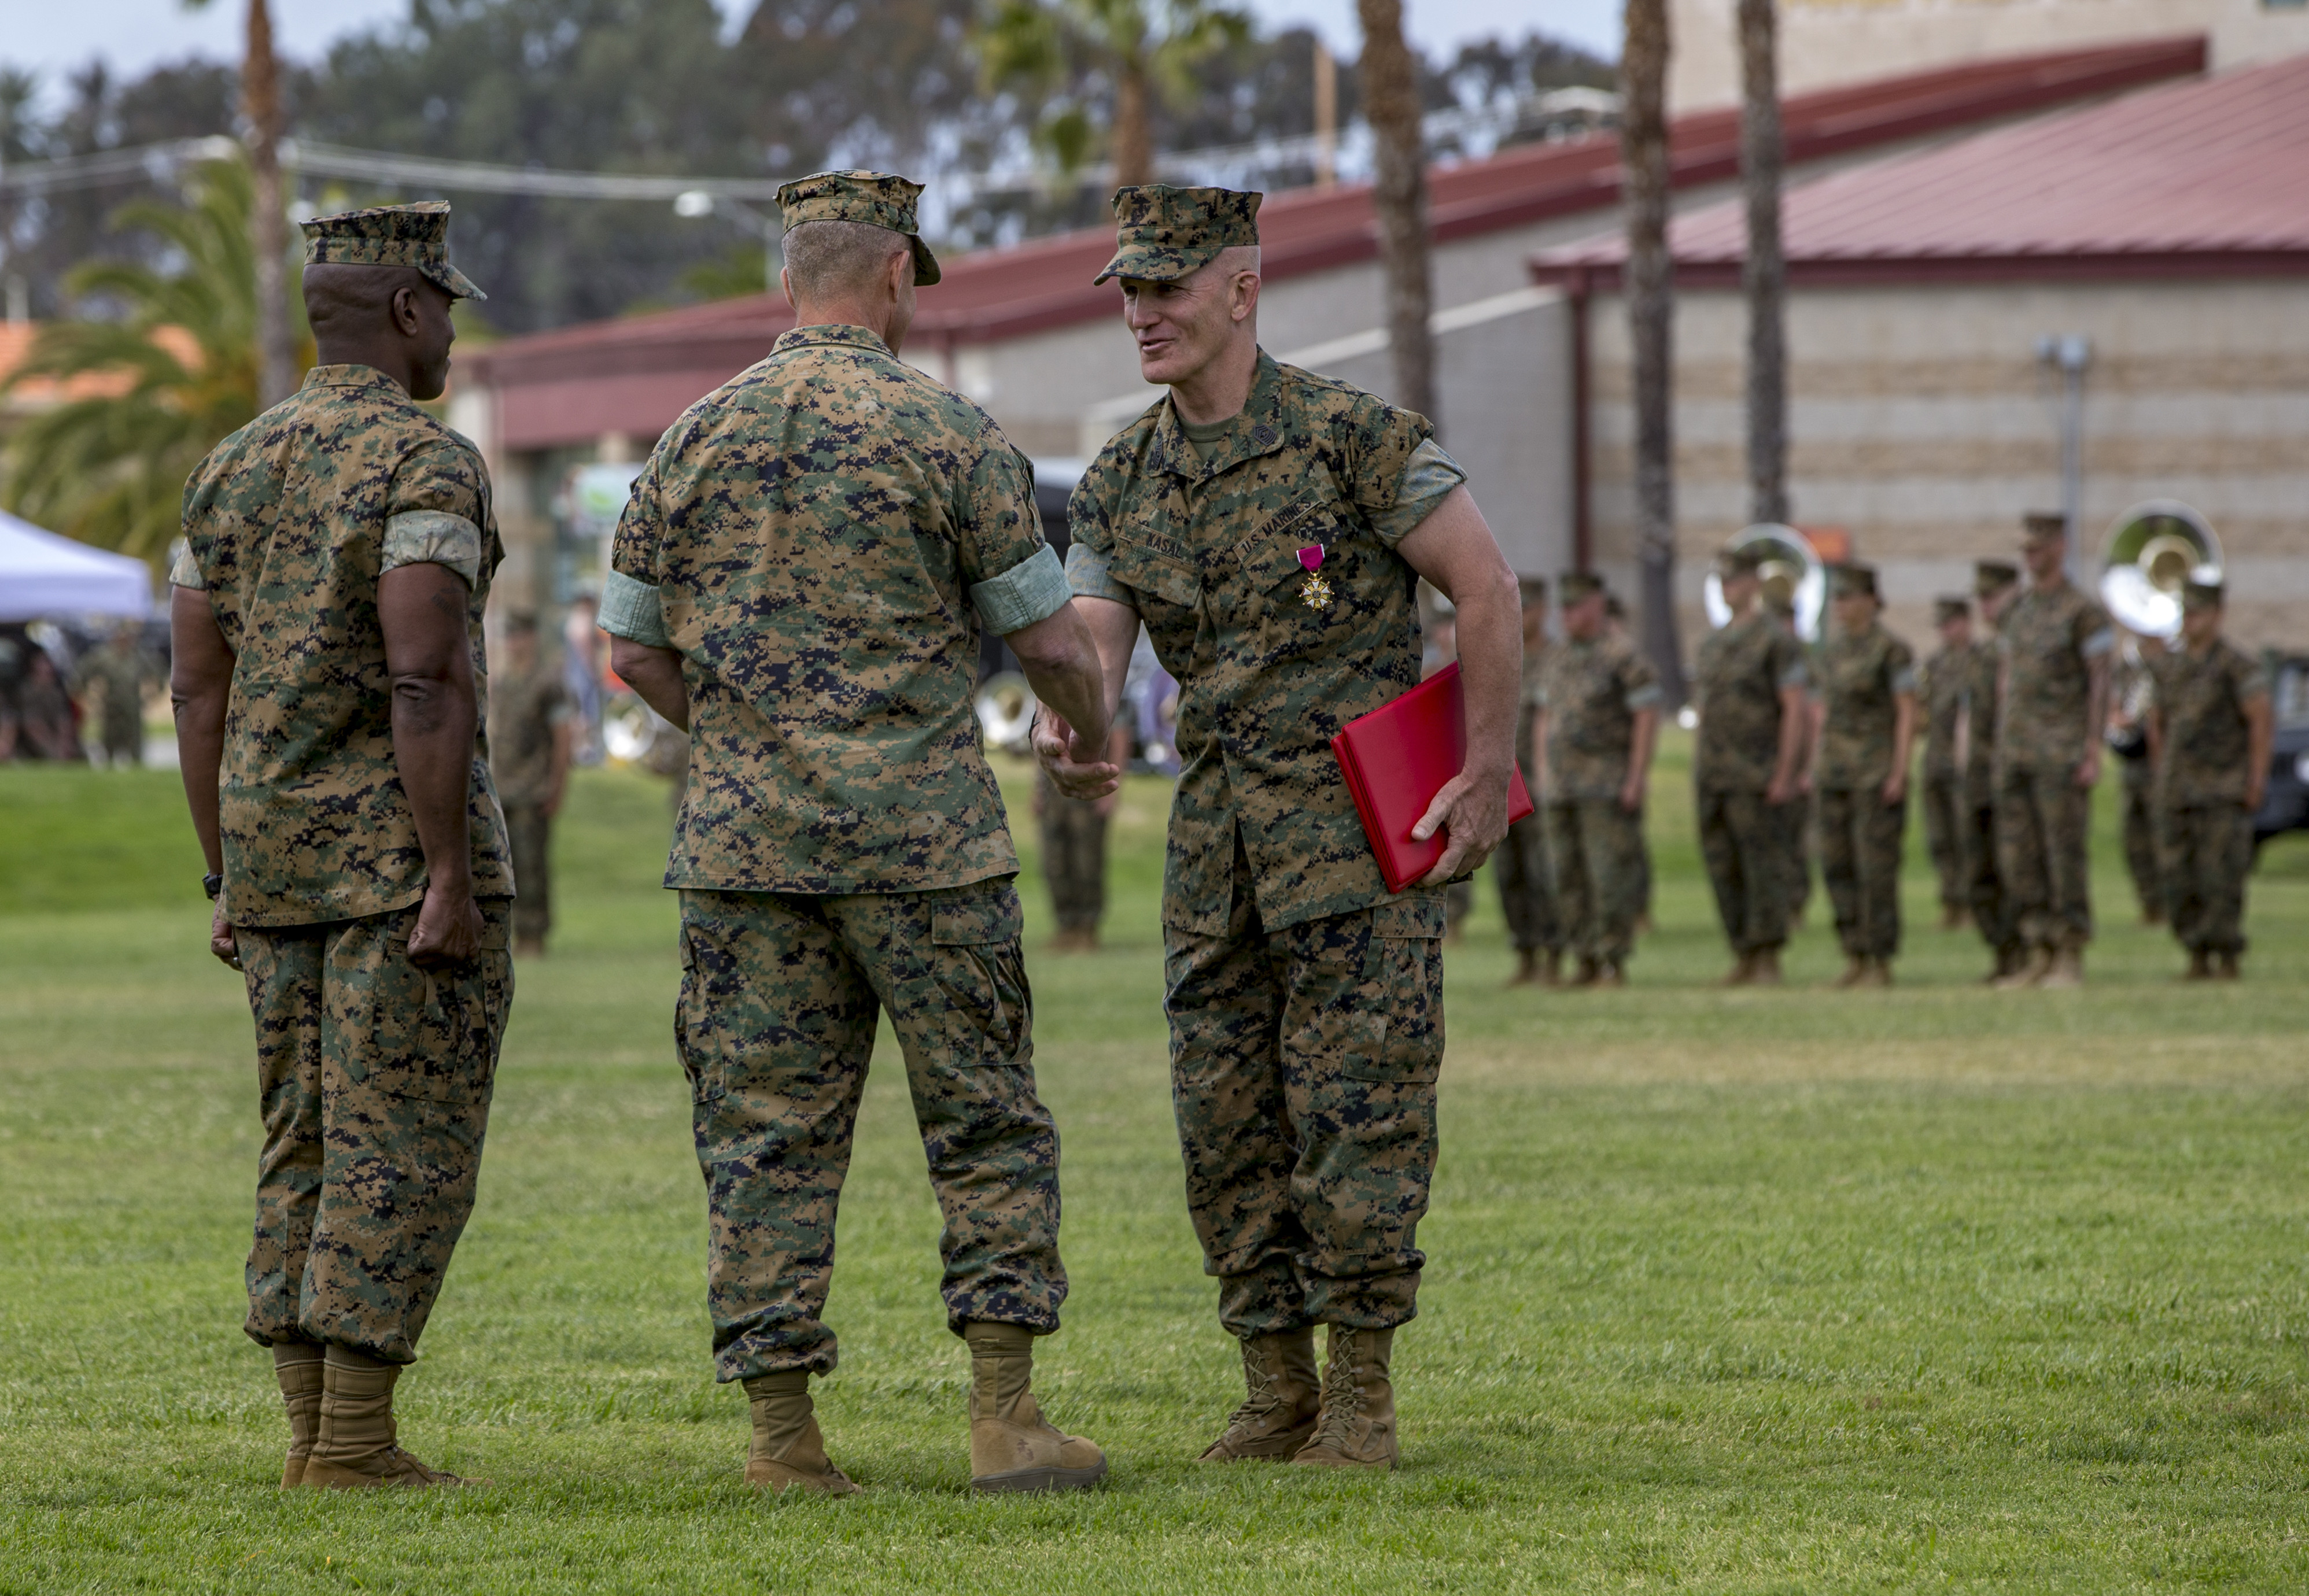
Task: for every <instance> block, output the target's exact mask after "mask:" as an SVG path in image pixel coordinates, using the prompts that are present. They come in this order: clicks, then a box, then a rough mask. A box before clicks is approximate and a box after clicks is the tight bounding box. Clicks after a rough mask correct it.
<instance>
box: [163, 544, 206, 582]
mask: <svg viewBox="0 0 2309 1596" xmlns="http://www.w3.org/2000/svg"><path fill="white" fill-rule="evenodd" d="M169 586H171V587H180V588H184V589H186V591H190V592H195V593H205V592H207V591H209V579H208V578H207V577H205V576H203V575H202V574H201V565H200V562H199V561H198V560H195V558H193V543H192V539H189V538H179V539H177V554H176V557H175V558H174V559H172V560H170V561H169Z"/></svg>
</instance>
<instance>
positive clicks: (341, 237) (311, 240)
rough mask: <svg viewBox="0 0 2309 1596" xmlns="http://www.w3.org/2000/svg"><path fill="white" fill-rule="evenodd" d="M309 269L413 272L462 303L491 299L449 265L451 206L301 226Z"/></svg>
mask: <svg viewBox="0 0 2309 1596" xmlns="http://www.w3.org/2000/svg"><path fill="white" fill-rule="evenodd" d="M297 225H298V227H299V228H301V229H304V234H305V263H306V264H307V265H308V266H411V267H414V268H415V269H416V270H417V272H419V274H420V275H421V276H423V278H424V279H425V280H426V281H428V282H429V283H431V284H432V285H433V286H434V287H435V288H437V289H440V290H441V291H442V292H444V293H445V294H448V295H450V296H451V297H452V298H458V299H486V298H489V296H488V295H487V294H484V293H483V292H481V290H480V289H478V288H476V287H474V286H473V280H472V279H471V278H470V277H467V276H466V275H465V274H464V273H463V272H460V271H458V270H457V268H455V267H454V266H452V265H451V264H450V263H449V202H448V201H446V200H419V202H418V203H415V204H413V205H373V206H371V207H370V208H369V209H368V210H366V211H338V212H337V213H336V214H335V215H333V216H316V217H314V218H313V219H312V220H310V221H303V222H299V223H298V224H297Z"/></svg>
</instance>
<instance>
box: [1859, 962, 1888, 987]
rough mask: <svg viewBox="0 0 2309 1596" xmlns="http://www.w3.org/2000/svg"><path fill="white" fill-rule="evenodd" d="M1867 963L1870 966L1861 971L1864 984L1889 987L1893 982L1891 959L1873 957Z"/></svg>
mask: <svg viewBox="0 0 2309 1596" xmlns="http://www.w3.org/2000/svg"><path fill="white" fill-rule="evenodd" d="M1867 964H1868V968H1867V969H1865V970H1864V971H1861V972H1860V984H1861V985H1862V986H1864V987H1889V986H1890V985H1891V984H1892V961H1891V960H1890V959H1875V958H1872V959H1870V960H1868V961H1867Z"/></svg>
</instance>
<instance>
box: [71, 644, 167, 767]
mask: <svg viewBox="0 0 2309 1596" xmlns="http://www.w3.org/2000/svg"><path fill="white" fill-rule="evenodd" d="M153 674H154V673H153V668H152V661H151V659H150V658H149V657H147V656H146V654H145V652H144V650H143V645H142V644H141V643H138V642H137V639H136V631H135V628H134V627H133V626H129V625H123V626H121V627H120V629H119V630H117V631H116V632H115V633H114V634H112V635H111V637H110V638H108V640H107V641H106V642H105V644H104V646H103V647H101V648H97V649H91V650H90V651H88V652H87V653H85V654H82V656H81V657H80V659H79V660H78V661H77V662H76V663H75V664H74V666H73V684H72V685H73V690H74V692H75V693H79V694H89V693H91V692H92V693H94V694H97V695H99V696H100V697H101V698H102V699H103V709H102V712H101V713H100V715H99V717H98V720H99V726H100V727H101V728H102V741H101V746H102V747H103V749H104V757H105V762H106V763H108V764H111V765H113V766H115V767H118V766H121V765H138V764H142V763H144V687H145V684H146V683H148V682H150V681H151V679H152V677H153Z"/></svg>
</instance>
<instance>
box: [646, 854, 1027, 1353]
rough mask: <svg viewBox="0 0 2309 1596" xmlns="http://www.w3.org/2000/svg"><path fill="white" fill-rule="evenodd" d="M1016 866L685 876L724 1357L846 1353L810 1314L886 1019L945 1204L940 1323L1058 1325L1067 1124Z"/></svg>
mask: <svg viewBox="0 0 2309 1596" xmlns="http://www.w3.org/2000/svg"><path fill="white" fill-rule="evenodd" d="M1019 928H1020V927H1019V912H1018V893H1017V892H1016V888H1015V887H1014V886H1013V884H1012V883H1011V881H1010V879H1009V878H1008V877H1007V876H1006V877H1003V878H1000V879H998V880H992V881H982V882H977V883H974V884H971V885H968V886H959V887H948V888H943V889H940V890H938V891H933V892H912V893H856V894H852V895H845V896H839V897H817V896H805V895H800V894H788V893H725V892H705V891H697V890H694V889H693V890H686V891H684V892H683V893H682V894H681V999H680V1004H679V1010H678V1012H677V1014H676V1017H675V1021H674V1040H675V1041H676V1043H677V1044H678V1045H679V1048H680V1052H681V1064H682V1068H683V1070H684V1072H685V1073H686V1074H688V1078H689V1086H690V1093H691V1100H692V1116H691V1117H692V1127H693V1129H694V1131H695V1133H696V1143H697V1161H698V1166H699V1168H700V1169H701V1170H702V1171H703V1172H704V1174H705V1196H706V1223H707V1232H706V1252H705V1281H706V1306H707V1309H708V1311H709V1313H710V1314H711V1316H712V1318H713V1356H714V1365H715V1374H716V1376H717V1377H718V1378H720V1379H722V1380H743V1379H750V1378H752V1377H753V1376H757V1375H767V1374H776V1373H780V1372H783V1371H785V1370H790V1369H809V1370H811V1371H813V1372H815V1373H817V1374H825V1373H827V1372H828V1371H830V1370H831V1369H832V1368H833V1367H834V1366H835V1355H836V1346H835V1334H834V1332H833V1331H832V1330H830V1329H828V1328H827V1327H826V1324H825V1322H824V1320H823V1319H822V1318H821V1317H820V1316H821V1315H822V1314H823V1313H824V1312H825V1308H826V1290H827V1288H828V1286H829V1285H830V1284H831V1283H832V1281H833V1278H834V1220H835V1209H836V1207H837V1206H838V1205H839V1204H840V1202H841V1198H842V1181H843V1176H844V1175H845V1174H846V1173H847V1172H848V1170H849V1168H850V1147H851V1136H852V1132H853V1130H854V1129H855V1127H856V1125H857V1121H858V1103H859V1099H860V1095H861V1094H862V1093H863V1092H864V1091H865V1087H866V1066H867V1060H868V1058H869V1057H870V1056H871V1054H872V1053H873V1050H874V1032H875V1029H876V1023H877V1022H878V1019H879V1017H880V1016H881V1015H882V1014H884V1013H887V1014H889V1016H890V1024H891V1028H892V1029H893V1030H895V1031H896V1032H897V1037H898V1047H899V1049H900V1051H901V1052H902V1053H903V1054H904V1057H905V1065H906V1084H907V1087H908V1089H909V1091H911V1092H912V1097H913V1104H914V1120H915V1123H916V1125H917V1126H919V1128H920V1129H921V1138H922V1151H923V1152H924V1153H925V1154H926V1155H927V1157H928V1160H929V1163H930V1186H931V1188H932V1190H933V1191H935V1192H936V1194H937V1195H938V1208H939V1211H940V1212H941V1214H942V1215H943V1217H944V1221H945V1225H944V1229H942V1230H941V1231H940V1233H939V1237H938V1254H939V1256H940V1258H941V1259H942V1260H943V1262H944V1264H945V1275H944V1279H943V1281H942V1282H941V1285H940V1288H939V1290H940V1294H941V1296H942V1297H943V1298H944V1299H945V1303H946V1313H947V1328H948V1329H950V1330H952V1331H953V1332H954V1333H956V1334H957V1335H959V1334H961V1333H962V1327H963V1325H964V1324H965V1323H967V1322H969V1321H972V1320H986V1321H991V1322H994V1323H998V1324H1023V1325H1025V1326H1026V1327H1027V1328H1028V1329H1030V1330H1033V1331H1036V1332H1038V1333H1047V1332H1049V1331H1052V1330H1055V1329H1057V1328H1058V1326H1059V1304H1060V1303H1061V1302H1063V1301H1065V1299H1066V1295H1067V1276H1066V1270H1065V1269H1064V1267H1063V1266H1062V1265H1061V1264H1059V1134H1058V1131H1057V1128H1056V1127H1055V1126H1053V1125H1052V1124H1051V1116H1050V1114H1049V1112H1048V1111H1047V1110H1046V1109H1044V1108H1043V1107H1042V1102H1041V1101H1040V1100H1038V1099H1037V1098H1036V1096H1035V1095H1034V1070H1033V997H1032V995H1031V994H1030V992H1029V991H1028V988H1027V985H1026V967H1025V958H1024V956H1023V954H1022V953H1021V950H1020V947H1019Z"/></svg>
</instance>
